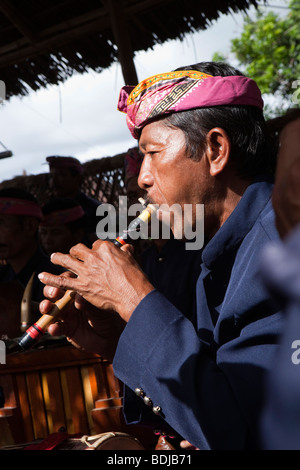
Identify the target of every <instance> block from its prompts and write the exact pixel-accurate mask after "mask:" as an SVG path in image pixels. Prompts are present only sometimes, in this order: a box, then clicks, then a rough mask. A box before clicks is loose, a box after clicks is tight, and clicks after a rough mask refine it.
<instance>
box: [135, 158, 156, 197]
mask: <svg viewBox="0 0 300 470" xmlns="http://www.w3.org/2000/svg"><path fill="white" fill-rule="evenodd" d="M153 182H154V179H153V176H152V173H151V171H150V167H149V164H148V163H147V159H146V158H144V161H143V163H142V166H141V169H140V173H139V177H138V185H139V187H140V188H142V189H145V190H147V189H148V188H150V187H151V186H153Z"/></svg>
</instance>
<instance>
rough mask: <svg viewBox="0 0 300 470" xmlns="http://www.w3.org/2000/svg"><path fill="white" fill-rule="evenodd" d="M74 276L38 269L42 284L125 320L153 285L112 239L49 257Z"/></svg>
mask: <svg viewBox="0 0 300 470" xmlns="http://www.w3.org/2000/svg"><path fill="white" fill-rule="evenodd" d="M51 261H52V262H53V263H54V264H58V265H60V266H62V267H64V268H66V269H68V270H69V271H71V272H72V273H73V274H74V275H75V277H67V276H63V275H60V276H56V275H52V274H50V273H41V274H40V275H39V279H40V280H41V281H42V282H43V283H44V284H46V285H49V286H53V287H57V288H61V289H64V290H67V289H70V290H74V291H76V292H77V293H78V294H80V296H81V297H83V298H84V299H85V300H86V301H87V302H89V303H90V304H92V305H93V306H94V307H97V308H98V309H100V310H110V311H115V312H118V313H119V315H120V316H121V318H122V319H123V320H125V321H126V322H127V321H128V320H129V318H130V316H131V314H132V312H133V311H134V309H135V308H136V307H137V305H138V304H139V303H140V301H141V300H142V299H143V298H144V297H145V296H146V295H147V294H148V293H149V292H150V291H151V290H153V289H154V287H153V286H152V284H151V283H150V282H149V281H148V279H147V277H146V276H145V274H144V273H143V271H142V270H141V269H140V267H139V265H138V264H137V263H136V261H135V260H134V258H133V256H132V255H131V253H130V252H129V249H128V248H125V249H121V250H120V249H119V248H117V247H116V246H115V245H113V243H110V242H104V241H101V240H97V241H96V242H95V243H94V245H93V248H92V249H89V248H87V247H86V246H85V245H82V244H78V245H75V246H74V247H73V248H71V250H70V254H69V255H67V254H62V253H55V254H54V255H52V257H51Z"/></svg>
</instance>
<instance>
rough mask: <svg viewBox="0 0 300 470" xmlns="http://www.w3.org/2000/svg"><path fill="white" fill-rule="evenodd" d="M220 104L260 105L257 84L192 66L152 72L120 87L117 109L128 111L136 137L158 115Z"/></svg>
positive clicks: (260, 107) (128, 123)
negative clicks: (209, 72)
mask: <svg viewBox="0 0 300 470" xmlns="http://www.w3.org/2000/svg"><path fill="white" fill-rule="evenodd" d="M221 105H249V106H256V107H258V108H259V109H263V100H262V97H261V92H260V90H259V88H258V86H257V84H256V83H255V81H254V80H251V79H250V78H247V77H244V76H240V75H236V76H228V77H219V76H216V77H213V76H212V75H207V74H205V73H202V72H198V71H195V70H181V71H175V72H169V73H163V74H158V75H154V76H152V77H149V78H147V79H145V80H143V81H142V82H141V83H139V84H138V85H137V86H136V87H133V86H125V87H123V88H122V89H121V92H120V96H119V102H118V110H119V111H122V112H124V113H126V114H127V116H126V121H127V126H128V128H129V130H130V132H131V134H132V136H133V137H134V138H135V139H138V138H139V134H140V130H141V129H142V128H143V127H144V126H145V125H146V124H147V123H148V122H149V121H151V120H152V119H154V118H156V117H158V116H162V115H164V114H170V113H173V112H178V111H187V110H189V109H195V108H208V107H212V106H221Z"/></svg>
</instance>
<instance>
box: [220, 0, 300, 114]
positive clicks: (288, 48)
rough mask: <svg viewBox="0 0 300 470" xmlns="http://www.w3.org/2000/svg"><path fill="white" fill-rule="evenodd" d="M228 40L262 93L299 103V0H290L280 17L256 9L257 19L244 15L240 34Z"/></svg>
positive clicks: (292, 104)
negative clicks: (287, 7)
mask: <svg viewBox="0 0 300 470" xmlns="http://www.w3.org/2000/svg"><path fill="white" fill-rule="evenodd" d="M231 43H232V45H231V52H233V53H234V55H235V57H236V58H237V60H238V61H239V63H240V64H241V66H240V68H241V69H244V70H243V71H244V72H245V74H246V75H248V76H249V77H251V78H253V79H254V80H256V82H257V84H258V86H259V87H260V89H261V91H262V93H266V94H272V95H274V96H277V97H278V96H279V97H281V98H283V100H285V101H286V103H287V105H288V106H287V107H293V106H295V105H296V106H299V101H300V100H299V89H300V0H291V1H290V4H289V10H288V13H287V15H285V16H283V17H280V16H279V15H277V14H275V13H274V12H268V13H262V10H258V12H257V14H256V19H255V20H252V19H251V18H249V17H247V19H246V20H245V23H244V29H243V32H242V34H241V37H239V38H236V39H233V40H232V42H231ZM216 56H217V54H216ZM283 111H284V110H283Z"/></svg>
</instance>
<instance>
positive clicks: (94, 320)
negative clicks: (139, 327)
mask: <svg viewBox="0 0 300 470" xmlns="http://www.w3.org/2000/svg"><path fill="white" fill-rule="evenodd" d="M64 274H65V275H66V276H67V273H64ZM44 294H45V297H47V298H48V299H49V300H46V299H45V300H43V301H42V302H41V303H40V312H41V314H47V313H49V311H50V310H51V308H52V306H53V303H52V302H55V301H56V300H57V299H58V298H60V297H62V296H63V294H64V291H63V290H61V289H57V288H55V287H50V286H45V288H44ZM125 324H126V323H125V322H124V320H122V319H121V317H120V316H119V315H118V314H117V313H116V312H112V311H104V310H99V309H97V308H96V307H94V306H92V305H91V304H89V303H88V302H86V301H85V300H84V299H83V298H82V297H80V296H79V295H76V297H75V300H74V302H70V303H69V304H68V305H67V306H66V307H65V308H64V310H63V312H62V314H61V317H60V318H58V319H57V322H56V323H54V324H52V325H50V326H49V327H48V331H49V333H50V334H52V335H54V336H60V335H65V336H66V337H67V339H68V340H69V341H70V342H71V343H72V344H73V345H74V346H75V347H77V348H79V347H80V348H82V349H85V350H86V351H88V352H94V353H98V354H100V355H101V356H103V357H104V358H105V359H107V360H109V361H111V362H112V360H113V357H114V354H115V350H116V347H117V344H118V340H119V337H120V334H121V333H122V331H123V329H124V326H125Z"/></svg>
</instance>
